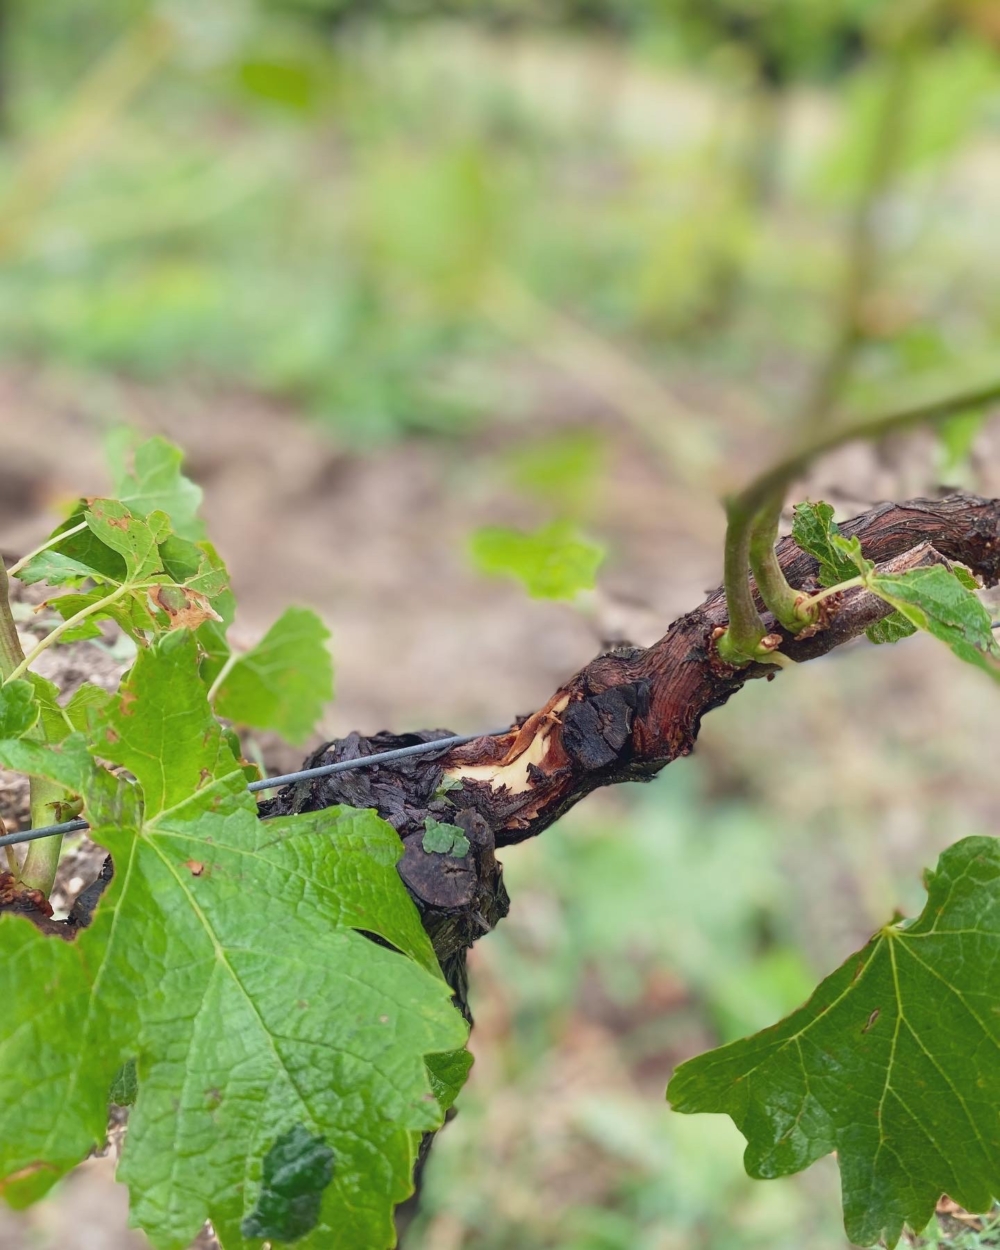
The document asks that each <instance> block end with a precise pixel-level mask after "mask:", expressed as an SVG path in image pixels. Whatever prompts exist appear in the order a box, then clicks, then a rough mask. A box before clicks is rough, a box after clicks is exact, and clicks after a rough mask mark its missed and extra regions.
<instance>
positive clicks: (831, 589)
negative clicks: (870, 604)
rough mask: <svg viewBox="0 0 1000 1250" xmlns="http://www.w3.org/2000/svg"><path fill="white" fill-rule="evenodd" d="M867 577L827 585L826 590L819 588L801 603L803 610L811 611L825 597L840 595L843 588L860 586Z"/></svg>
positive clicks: (849, 588) (848, 588)
mask: <svg viewBox="0 0 1000 1250" xmlns="http://www.w3.org/2000/svg"><path fill="white" fill-rule="evenodd" d="M864 584H865V579H864V578H863V577H852V578H850V579H849V580H848V581H846V582H838V583H837V584H836V586H827V587H826V589H825V590H819V591H817V592H816V594H814V595H810V596H809V597H808V598H807V599H803V600H802V601H801V603H800V604H799V607H800V609H801V610H802V611H805V612H811V611H812V609H813V608H815V607H817V606H818V605H819V604H821V603H822V602H823V600H824V599H829V598H830V596H831V595H839V594H840V593H841V591H843V590H854V589H855V588H856V587H858V586H863V585H864Z"/></svg>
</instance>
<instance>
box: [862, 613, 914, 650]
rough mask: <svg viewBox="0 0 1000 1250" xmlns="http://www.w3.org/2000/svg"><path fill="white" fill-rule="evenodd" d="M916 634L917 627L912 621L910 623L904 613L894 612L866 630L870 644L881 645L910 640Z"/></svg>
mask: <svg viewBox="0 0 1000 1250" xmlns="http://www.w3.org/2000/svg"><path fill="white" fill-rule="evenodd" d="M916 632H917V627H916V625H914V624H913V622H912V621H908V620H907V619H906V617H905V616H904V615H903V614H902V612H892V613H890V614H889V615H888V616H884V617H883V618H882V619H881V620H880V621H876V622H875V624H874V625H869V626H868V628H867V629H866V630H865V635H866V637H867V638H868V641H869V642H874V643H875V644H876V645H881V644H883V643H890V642H899V640H900V639H901V638H909V637H910V635H911V634H915V633H916Z"/></svg>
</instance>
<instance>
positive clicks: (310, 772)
mask: <svg viewBox="0 0 1000 1250" xmlns="http://www.w3.org/2000/svg"><path fill="white" fill-rule="evenodd" d="M506 732H507V730H506V729H493V730H490V731H489V732H488V733H485V734H456V735H454V736H453V737H451V738H435V739H434V740H433V741H432V742H417V743H415V744H414V745H413V746H412V747H396V748H394V749H393V750H392V751H378V752H376V753H375V754H374V755H362V756H359V758H358V759H356V760H338V762H337V763H336V764H320V765H319V767H317V768H302V769H300V770H299V771H298V772H297V773H283V774H282V775H281V776H280V777H263V778H261V780H260V781H251V782H250V784H249V785H248V786H247V789H248V790H249V791H250V792H251V793H256V792H257V791H258V790H276V789H277V788H278V787H279V786H287V785H291V784H292V783H293V782H295V781H310V780H311V779H312V778H313V777H329V776H330V774H331V773H346V772H350V771H351V770H352V769H354V768H367V767H369V765H371V764H391V763H392V762H393V761H394V760H405V759H408V758H409V757H410V756H411V755H430V754H431V752H432V751H442V750H444V749H445V747H460V746H463V745H464V744H465V743H466V742H475V740H476V739H477V738H489V737H493V736H495V735H497V734H502V733H506ZM0 828H2V826H0ZM89 828H90V825H88V824H87V822H86V821H85V820H64V821H63V822H62V824H59V825H44V826H42V827H41V828H40V829H23V830H20V831H18V832H17V833H6V834H4V835H3V837H0V846H16V845H17V844H18V843H20V842H34V841H36V840H37V839H38V838H54V837H56V836H57V835H58V834H60V833H77V832H78V831H79V830H81V829H89Z"/></svg>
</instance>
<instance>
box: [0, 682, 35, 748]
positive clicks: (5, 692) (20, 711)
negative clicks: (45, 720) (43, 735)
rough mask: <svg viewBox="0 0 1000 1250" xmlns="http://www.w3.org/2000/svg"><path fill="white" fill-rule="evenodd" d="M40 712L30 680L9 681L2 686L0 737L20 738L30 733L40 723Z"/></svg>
mask: <svg viewBox="0 0 1000 1250" xmlns="http://www.w3.org/2000/svg"><path fill="white" fill-rule="evenodd" d="M39 712H40V709H39V706H38V701H37V700H36V698H35V688H34V686H33V685H32V684H31V682H30V681H25V680H23V679H22V680H19V681H8V682H6V683H5V684H4V685H2V686H0V738H20V737H21V736H22V735H23V734H26V733H28V732H29V731H30V730H32V729H34V727H35V725H36V724H37V723H38V716H39Z"/></svg>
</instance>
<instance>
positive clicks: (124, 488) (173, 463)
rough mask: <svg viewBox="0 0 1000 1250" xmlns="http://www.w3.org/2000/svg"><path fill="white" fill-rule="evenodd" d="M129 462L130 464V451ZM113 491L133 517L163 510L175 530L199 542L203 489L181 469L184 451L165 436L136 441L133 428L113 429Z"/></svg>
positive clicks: (110, 445) (202, 531) (110, 442)
mask: <svg viewBox="0 0 1000 1250" xmlns="http://www.w3.org/2000/svg"><path fill="white" fill-rule="evenodd" d="M130 450H131V452H132V456H131V459H132V465H131V467H129V464H128V459H129V454H128V453H129V451H130ZM108 456H109V459H110V460H111V467H112V471H113V473H114V480H115V494H116V495H117V497H118V498H119V499H120V500H121V502H122V503H123V504H124V505H125V506H126V507H127V508H128V509H129V511H130V512H132V513H133V514H134V515H135V516H140V517H146V516H148V515H149V514H150V513H151V512H165V513H166V514H167V516H168V517H169V518H170V525H171V528H172V529H173V531H174V533H175V534H177V535H178V536H179V537H180V538H185V539H188V540H190V541H191V542H198V541H199V540H201V539H203V538H204V537H205V526H204V523H203V522H202V521H200V520H199V519H198V509H199V508H200V507H201V501H202V490H201V487H200V486H196V485H195V484H194V482H192V481H191V480H190V479H189V478H186V477H185V476H184V474H183V473H182V472H181V465H182V464H183V462H184V453H183V452H182V451H181V450H180V448H179V447H175V446H174V445H173V443H168V442H167V440H166V439H165V438H159V437H157V438H150V439H147V440H146V441H145V442H139V443H137V442H136V435H135V433H134V431H132V430H127V429H125V430H115V431H113V433H112V435H111V437H110V438H109V439H108Z"/></svg>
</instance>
